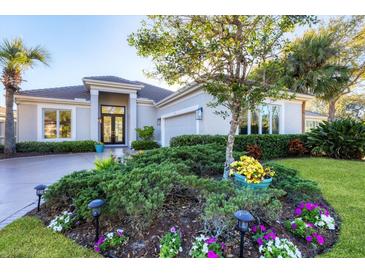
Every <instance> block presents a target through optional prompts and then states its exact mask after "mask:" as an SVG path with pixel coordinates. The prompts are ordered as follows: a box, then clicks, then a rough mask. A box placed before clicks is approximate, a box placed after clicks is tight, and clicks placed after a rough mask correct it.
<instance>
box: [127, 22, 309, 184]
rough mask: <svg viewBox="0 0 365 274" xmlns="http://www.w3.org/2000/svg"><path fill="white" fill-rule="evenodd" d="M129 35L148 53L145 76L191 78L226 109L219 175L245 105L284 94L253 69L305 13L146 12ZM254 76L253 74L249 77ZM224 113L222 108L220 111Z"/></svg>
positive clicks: (274, 50) (170, 80)
mask: <svg viewBox="0 0 365 274" xmlns="http://www.w3.org/2000/svg"><path fill="white" fill-rule="evenodd" d="M149 19H150V20H148V21H144V22H143V25H142V27H141V28H140V29H139V30H138V31H137V32H136V33H133V34H131V35H130V37H129V43H130V45H131V46H134V47H136V48H137V52H138V54H139V55H140V56H144V57H151V58H152V61H153V63H154V65H155V67H154V70H153V71H152V72H150V73H149V75H151V76H155V77H161V78H162V79H164V80H165V81H166V82H167V83H169V84H176V83H180V84H182V83H188V82H195V83H196V84H200V85H202V87H203V88H205V90H206V91H207V92H208V93H210V94H211V95H213V96H214V98H215V99H216V100H215V101H214V102H213V103H212V105H218V104H220V105H223V106H225V107H226V108H227V109H228V110H229V112H230V113H229V116H230V129H229V133H228V141H227V147H226V162H225V173H224V177H225V178H226V177H228V171H229V164H230V163H231V162H232V161H233V153H232V151H233V145H234V138H235V133H236V130H237V127H238V126H239V124H240V122H241V120H242V118H243V115H244V114H245V113H246V111H247V110H248V109H254V108H255V107H257V106H258V105H259V104H261V103H262V102H263V101H264V99H265V98H267V97H272V98H279V97H282V96H284V95H283V93H282V92H280V91H279V90H278V88H275V87H273V86H272V85H268V84H267V82H266V76H265V73H263V74H262V77H260V78H258V77H256V76H257V75H254V74H253V71H254V70H255V69H257V68H259V67H260V66H262V65H263V64H264V63H265V62H267V61H269V60H272V59H275V58H277V54H278V53H279V51H280V50H281V49H282V47H283V46H284V45H285V43H286V34H287V33H289V32H292V31H293V30H294V29H295V27H296V26H297V25H300V24H306V23H310V22H311V21H312V20H314V19H315V18H314V17H307V16H238V15H237V16H151V17H149ZM254 76H255V77H254ZM225 114H228V113H225Z"/></svg>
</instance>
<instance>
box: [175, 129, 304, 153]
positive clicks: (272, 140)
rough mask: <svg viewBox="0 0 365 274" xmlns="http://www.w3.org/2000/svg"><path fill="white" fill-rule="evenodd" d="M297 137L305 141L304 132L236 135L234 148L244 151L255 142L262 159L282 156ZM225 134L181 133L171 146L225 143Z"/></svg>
mask: <svg viewBox="0 0 365 274" xmlns="http://www.w3.org/2000/svg"><path fill="white" fill-rule="evenodd" d="M294 139H299V140H301V141H302V142H303V143H306V140H307V136H306V135H305V134H262V135H261V134H251V135H237V136H236V138H235V144H234V150H235V151H236V152H239V151H242V152H243V151H246V150H247V145H252V144H256V145H258V146H259V147H260V148H261V150H262V158H263V159H274V158H283V157H288V156H289V151H288V145H289V142H290V141H291V140H294ZM226 143H227V136H225V135H181V136H177V137H174V138H172V139H171V141H170V146H171V147H179V146H194V145H203V144H217V145H226Z"/></svg>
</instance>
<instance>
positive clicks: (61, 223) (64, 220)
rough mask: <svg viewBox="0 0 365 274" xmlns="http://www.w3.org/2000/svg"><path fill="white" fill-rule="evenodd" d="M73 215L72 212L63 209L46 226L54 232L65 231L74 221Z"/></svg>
mask: <svg viewBox="0 0 365 274" xmlns="http://www.w3.org/2000/svg"><path fill="white" fill-rule="evenodd" d="M73 217H74V216H73V213H72V212H69V211H64V212H62V214H61V215H58V216H56V217H55V218H54V219H53V220H51V222H50V223H49V225H48V227H49V228H51V229H52V230H53V231H55V232H62V231H65V230H67V229H70V228H71V226H72V224H73V221H74V218H73Z"/></svg>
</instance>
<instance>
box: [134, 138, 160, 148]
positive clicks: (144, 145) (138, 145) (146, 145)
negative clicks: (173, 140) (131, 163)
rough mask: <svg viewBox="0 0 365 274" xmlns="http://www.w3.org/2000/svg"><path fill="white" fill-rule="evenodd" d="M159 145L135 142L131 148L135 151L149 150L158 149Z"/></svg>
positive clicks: (146, 141)
mask: <svg viewBox="0 0 365 274" xmlns="http://www.w3.org/2000/svg"><path fill="white" fill-rule="evenodd" d="M159 147H160V145H159V144H158V143H157V142H155V141H151V140H136V141H133V142H132V148H133V149H135V150H149V149H154V148H159Z"/></svg>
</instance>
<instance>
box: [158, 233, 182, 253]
mask: <svg viewBox="0 0 365 274" xmlns="http://www.w3.org/2000/svg"><path fill="white" fill-rule="evenodd" d="M180 251H182V248H181V238H180V235H179V234H178V233H177V232H168V233H166V234H165V235H164V236H163V237H162V239H161V241H160V258H175V257H176V256H177V255H178V254H179V252H180Z"/></svg>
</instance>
